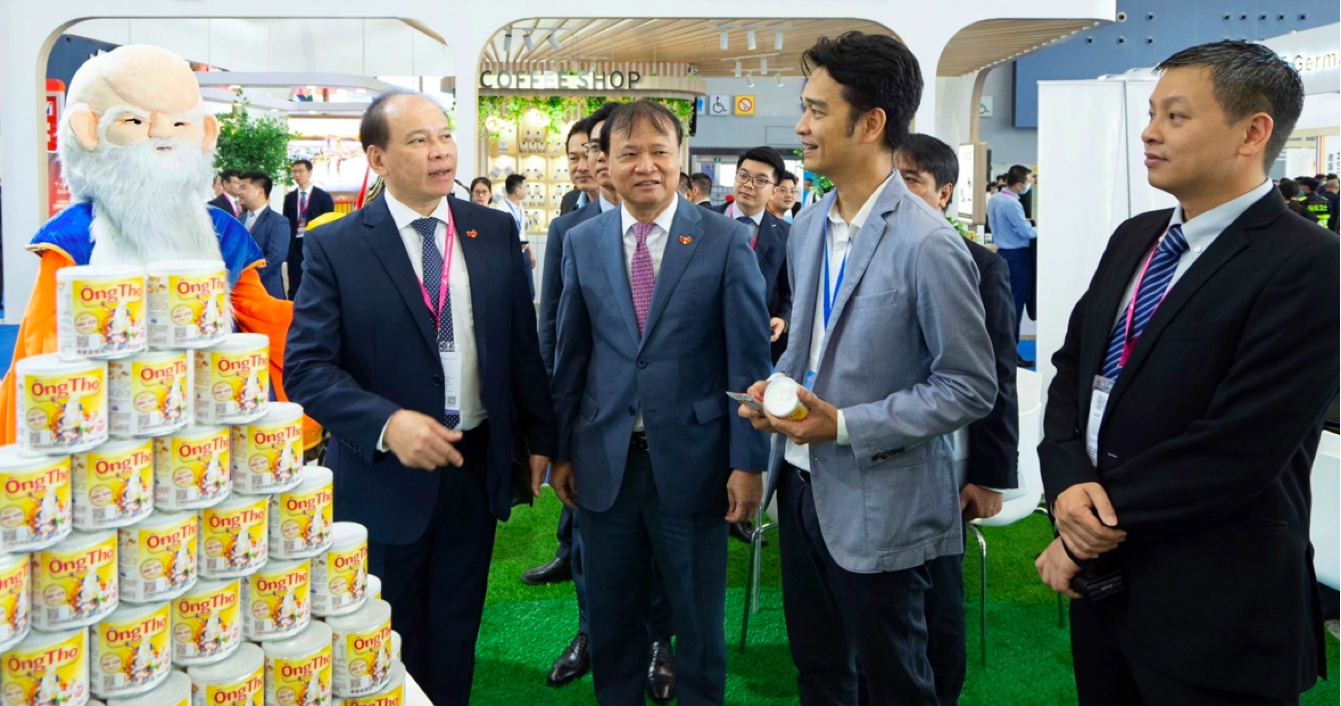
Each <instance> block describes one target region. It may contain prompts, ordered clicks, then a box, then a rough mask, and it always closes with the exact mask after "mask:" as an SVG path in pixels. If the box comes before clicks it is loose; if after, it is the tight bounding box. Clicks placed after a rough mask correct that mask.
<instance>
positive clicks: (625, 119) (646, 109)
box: [601, 100, 684, 154]
mask: <svg viewBox="0 0 1341 706" xmlns="http://www.w3.org/2000/svg"><path fill="white" fill-rule="evenodd" d="M606 105H609V104H608V103H607V104H606ZM601 107H602V108H604V107H605V106H601ZM643 123H647V124H648V125H651V126H652V129H654V130H656V131H657V133H658V134H660V135H663V136H668V137H673V138H675V144H676V145H677V146H678V145H679V144H680V141H681V140H682V139H683V138H684V125H683V124H681V123H680V119H679V118H677V117H675V113H672V112H670V108H667V107H666V106H664V105H662V104H660V103H654V102H652V101H650V100H637V101H634V102H632V103H626V104H624V105H621V106H620V107H619V109H618V110H616V111H615V112H614V114H613V115H611V116H610V119H609V120H607V121H606V122H605V129H604V130H602V131H601V151H602V152H604V153H606V154H610V135H611V134H613V133H616V132H618V133H620V134H621V135H625V136H628V135H632V134H633V130H634V129H635V128H637V127H638V126H639V125H641V124H643Z"/></svg>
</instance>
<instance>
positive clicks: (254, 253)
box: [0, 202, 321, 448]
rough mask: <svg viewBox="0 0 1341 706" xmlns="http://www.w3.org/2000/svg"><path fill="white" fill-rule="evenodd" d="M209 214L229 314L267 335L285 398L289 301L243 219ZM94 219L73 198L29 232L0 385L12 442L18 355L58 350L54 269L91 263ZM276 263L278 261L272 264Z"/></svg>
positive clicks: (310, 436) (312, 434)
mask: <svg viewBox="0 0 1341 706" xmlns="http://www.w3.org/2000/svg"><path fill="white" fill-rule="evenodd" d="M202 207H204V208H209V211H210V220H211V221H212V222H213V223H214V232H215V235H217V236H218V238H219V251H220V254H221V256H222V258H223V261H224V265H225V266H226V267H227V268H228V284H229V286H230V287H231V289H232V302H233V320H234V322H235V323H236V325H237V327H238V329H239V330H241V331H244V332H247V333H262V334H265V335H266V336H268V337H269V338H270V380H271V384H272V385H273V387H274V390H275V396H276V397H277V398H278V399H280V400H285V401H287V400H288V397H286V396H285V394H284V384H283V372H284V341H285V339H286V338H287V337H288V334H289V323H290V322H291V321H293V302H288V301H283V300H280V299H275V298H273V297H271V296H270V295H269V294H268V293H267V292H266V291H265V288H264V287H262V286H261V278H260V275H258V274H257V272H256V268H257V267H261V266H264V265H265V264H266V263H265V259H264V258H263V257H262V255H261V249H260V248H259V247H257V245H256V241H255V240H253V239H252V237H251V234H250V233H248V232H247V229H246V228H245V227H243V225H242V224H241V223H239V222H237V220H236V219H234V218H233V217H232V216H230V215H228V214H227V213H224V212H223V211H221V210H219V209H217V208H214V207H212V206H204V205H203V204H202ZM92 223H93V204H92V203H89V202H84V203H78V204H75V205H73V206H71V207H69V208H67V209H65V210H64V211H61V212H60V213H58V214H56V217H54V218H52V219H51V220H50V221H47V223H46V225H44V226H42V228H41V229H40V230H38V231H37V235H35V236H33V239H32V242H30V243H29V244H28V250H30V251H32V252H34V253H37V254H38V255H39V256H41V258H42V265H41V269H40V270H38V273H37V282H35V283H34V284H33V294H32V297H31V298H30V299H29V300H28V308H27V310H25V311H24V312H23V322H22V323H21V324H19V335H18V340H17V341H16V342H15V344H14V359H13V362H12V363H11V364H10V367H9V372H8V373H6V375H5V380H4V387H3V388H2V389H0V441H3V443H6V444H12V443H14V441H15V437H16V435H17V431H16V430H17V428H18V427H17V426H16V421H17V420H16V419H15V418H14V415H15V398H14V395H15V390H14V375H15V372H14V369H15V366H16V365H17V364H18V362H19V361H20V360H23V359H24V358H27V357H29V356H33V355H40V354H43V353H55V352H56V272H57V271H58V270H60V269H62V268H65V267H72V266H75V265H87V264H89V258H90V257H92V255H93V245H94V244H93V241H92V238H91V237H90V226H91V225H92ZM275 266H278V265H275ZM303 432H304V433H303V437H304V439H303V445H304V447H305V448H311V447H313V446H315V445H316V444H317V442H319V441H320V439H321V427H319V426H317V425H316V423H315V422H313V421H312V420H311V419H309V418H306V417H305V418H304V419H303Z"/></svg>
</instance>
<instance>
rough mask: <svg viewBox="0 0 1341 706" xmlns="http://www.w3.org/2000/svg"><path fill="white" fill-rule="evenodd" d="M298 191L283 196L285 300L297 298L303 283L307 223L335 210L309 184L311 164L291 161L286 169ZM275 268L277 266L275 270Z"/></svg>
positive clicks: (332, 202) (323, 194) (320, 191)
mask: <svg viewBox="0 0 1341 706" xmlns="http://www.w3.org/2000/svg"><path fill="white" fill-rule="evenodd" d="M289 170H290V173H291V174H293V181H294V182H295V183H296V184H297V185H298V188H296V189H294V190H293V191H290V192H289V193H287V194H285V195H284V217H285V218H287V219H289V239H290V240H289V242H290V245H289V252H288V262H289V298H290V299H293V298H294V297H295V296H297V294H298V285H299V284H302V281H303V234H304V233H306V232H307V223H308V221H311V220H313V219H315V218H316V217H317V216H321V215H325V214H327V213H330V212H331V211H334V210H335V200H334V199H332V198H331V195H330V194H328V193H326V190H325V189H322V188H321V187H319V186H317V185H315V184H313V183H312V163H311V162H310V161H308V160H306V159H300V160H297V161H295V162H294V163H293V164H292V165H291V166H290V168H289ZM276 268H278V266H276Z"/></svg>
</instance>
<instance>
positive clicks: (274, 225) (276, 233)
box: [238, 172, 289, 299]
mask: <svg viewBox="0 0 1341 706" xmlns="http://www.w3.org/2000/svg"><path fill="white" fill-rule="evenodd" d="M240 178H241V179H242V191H241V195H240V196H239V197H238V201H239V202H240V203H241V204H242V225H244V226H246V227H247V230H248V231H250V232H251V237H252V239H253V240H255V241H256V244H257V245H258V246H260V248H261V252H262V253H263V254H264V255H265V267H262V268H261V272H260V275H261V286H263V287H265V291H266V292H268V293H269V294H270V296H272V297H274V298H276V299H287V298H288V297H287V296H285V295H284V258H286V257H288V255H289V224H288V223H286V222H285V221H284V217H283V216H281V215H279V214H278V213H275V211H274V209H272V208H270V190H271V189H273V188H274V184H275V182H274V181H273V180H272V179H271V178H270V177H269V176H267V175H265V174H263V173H261V172H247V173H246V174H243V175H242V176H241V177H240Z"/></svg>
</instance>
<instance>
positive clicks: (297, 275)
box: [286, 237, 404, 637]
mask: <svg viewBox="0 0 1341 706" xmlns="http://www.w3.org/2000/svg"><path fill="white" fill-rule="evenodd" d="M286 262H288V263H289V301H293V300H294V299H296V298H297V297H298V285H299V284H302V282H303V239H302V238H297V237H295V238H289V259H288V260H286ZM397 632H400V631H399V630H397ZM402 637H404V636H403V635H402Z"/></svg>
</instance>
